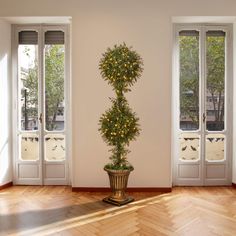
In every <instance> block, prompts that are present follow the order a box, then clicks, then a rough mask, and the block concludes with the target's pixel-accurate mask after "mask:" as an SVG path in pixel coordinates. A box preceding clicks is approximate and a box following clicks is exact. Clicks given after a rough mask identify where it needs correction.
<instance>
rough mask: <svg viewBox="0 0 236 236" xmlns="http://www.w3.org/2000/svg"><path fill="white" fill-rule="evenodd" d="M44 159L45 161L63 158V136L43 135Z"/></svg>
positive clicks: (61, 159)
mask: <svg viewBox="0 0 236 236" xmlns="http://www.w3.org/2000/svg"><path fill="white" fill-rule="evenodd" d="M44 145H45V159H46V160H47V161H63V160H65V136H64V135H63V134H48V135H46V136H45V144H44Z"/></svg>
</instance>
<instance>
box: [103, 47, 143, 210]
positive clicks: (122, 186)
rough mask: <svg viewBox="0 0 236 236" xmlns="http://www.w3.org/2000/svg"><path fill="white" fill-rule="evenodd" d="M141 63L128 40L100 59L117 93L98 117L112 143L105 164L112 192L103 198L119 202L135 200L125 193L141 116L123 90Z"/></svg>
mask: <svg viewBox="0 0 236 236" xmlns="http://www.w3.org/2000/svg"><path fill="white" fill-rule="evenodd" d="M142 66H143V62H142V59H141V57H140V56H139V55H138V54H137V53H136V52H135V51H133V50H132V48H129V47H127V46H126V44H125V43H124V44H121V45H119V46H116V45H115V46H114V47H113V48H112V49H110V48H108V49H107V51H106V52H105V53H104V54H103V57H102V59H101V61H100V63H99V69H100V70H101V75H102V78H104V80H105V81H107V82H108V83H109V84H111V85H112V86H113V90H114V91H115V93H116V98H110V99H111V102H112V106H111V108H110V109H108V110H107V111H106V112H105V113H104V114H103V115H102V116H101V118H100V120H99V126H100V128H99V131H100V132H101V135H102V137H103V139H104V141H105V142H106V143H107V144H108V145H109V146H111V147H112V149H111V150H110V151H111V153H112V155H111V157H110V159H111V162H110V163H108V164H107V165H105V167H104V170H105V171H107V173H108V175H109V180H110V186H111V190H112V195H111V196H109V197H106V198H104V199H103V200H104V201H105V202H108V203H112V204H115V205H119V206H120V205H123V204H127V203H129V202H131V201H133V198H132V197H128V196H126V194H125V190H126V187H127V183H128V177H129V174H130V172H131V171H133V169H134V168H133V166H132V165H131V164H130V163H129V162H128V161H127V154H128V153H129V150H128V149H127V146H128V145H129V143H130V141H132V140H135V139H136V137H137V136H138V135H139V133H140V127H139V124H138V120H139V119H138V117H137V116H136V114H135V113H134V112H132V110H131V108H130V107H129V104H128V101H127V100H126V98H125V96H124V94H125V93H126V92H128V91H130V88H129V87H130V86H132V85H133V84H134V83H135V82H136V81H137V79H138V78H140V76H141V73H142V71H143V67H142Z"/></svg>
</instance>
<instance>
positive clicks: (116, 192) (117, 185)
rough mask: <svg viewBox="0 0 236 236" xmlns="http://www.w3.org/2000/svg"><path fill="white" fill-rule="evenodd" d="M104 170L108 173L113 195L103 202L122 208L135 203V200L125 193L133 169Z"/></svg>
mask: <svg viewBox="0 0 236 236" xmlns="http://www.w3.org/2000/svg"><path fill="white" fill-rule="evenodd" d="M104 170H105V171H107V173H108V176H109V180H110V187H111V191H112V194H111V195H110V196H109V197H106V198H104V199H103V201H104V202H107V203H110V204H113V205H117V206H122V205H125V204H127V203H129V202H132V201H134V198H132V197H130V196H127V195H126V193H125V191H126V188H127V184H128V178H129V174H130V172H131V171H132V170H133V169H131V170H111V169H107V168H104Z"/></svg>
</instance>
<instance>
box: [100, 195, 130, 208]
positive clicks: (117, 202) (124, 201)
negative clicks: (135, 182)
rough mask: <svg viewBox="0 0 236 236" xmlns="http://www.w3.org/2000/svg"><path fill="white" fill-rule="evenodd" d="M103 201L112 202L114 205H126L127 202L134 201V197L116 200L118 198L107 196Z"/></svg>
mask: <svg viewBox="0 0 236 236" xmlns="http://www.w3.org/2000/svg"><path fill="white" fill-rule="evenodd" d="M103 201H104V202H106V203H110V204H112V205H116V206H123V205H125V204H128V203H130V202H133V201H134V198H132V197H127V198H126V199H125V200H123V201H116V200H114V199H112V198H110V197H105V198H104V199H103Z"/></svg>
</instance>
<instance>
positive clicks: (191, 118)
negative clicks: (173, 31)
mask: <svg viewBox="0 0 236 236" xmlns="http://www.w3.org/2000/svg"><path fill="white" fill-rule="evenodd" d="M179 57H180V61H179V63H180V68H179V69H180V75H179V83H180V85H179V86H180V129H181V130H197V129H199V32H197V31H181V32H180V33H179Z"/></svg>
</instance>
